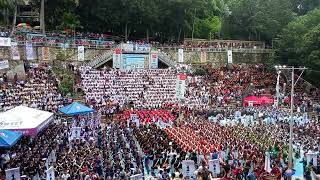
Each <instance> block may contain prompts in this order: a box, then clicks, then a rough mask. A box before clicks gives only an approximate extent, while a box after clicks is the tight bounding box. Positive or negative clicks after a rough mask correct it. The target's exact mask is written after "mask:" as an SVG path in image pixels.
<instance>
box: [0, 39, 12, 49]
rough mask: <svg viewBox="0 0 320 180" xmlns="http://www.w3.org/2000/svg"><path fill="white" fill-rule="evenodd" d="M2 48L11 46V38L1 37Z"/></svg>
mask: <svg viewBox="0 0 320 180" xmlns="http://www.w3.org/2000/svg"><path fill="white" fill-rule="evenodd" d="M0 46H6V47H10V46H11V38H5V37H0Z"/></svg>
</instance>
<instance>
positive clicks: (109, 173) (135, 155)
mask: <svg viewBox="0 0 320 180" xmlns="http://www.w3.org/2000/svg"><path fill="white" fill-rule="evenodd" d="M125 126H126V123H125V122H118V123H114V122H111V123H108V125H107V127H106V128H105V129H104V131H103V135H102V139H103V142H102V147H103V152H102V155H103V156H102V157H103V159H104V168H105V177H106V179H107V180H111V179H118V178H124V177H130V176H132V175H136V174H142V173H143V171H144V169H143V164H142V158H143V155H142V154H141V151H140V149H139V148H140V147H139V144H138V143H137V141H136V140H135V138H134V136H133V129H131V128H129V127H127V128H125Z"/></svg>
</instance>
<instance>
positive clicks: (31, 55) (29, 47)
mask: <svg viewBox="0 0 320 180" xmlns="http://www.w3.org/2000/svg"><path fill="white" fill-rule="evenodd" d="M26 55H27V60H34V53H33V47H32V43H31V42H28V43H27V44H26Z"/></svg>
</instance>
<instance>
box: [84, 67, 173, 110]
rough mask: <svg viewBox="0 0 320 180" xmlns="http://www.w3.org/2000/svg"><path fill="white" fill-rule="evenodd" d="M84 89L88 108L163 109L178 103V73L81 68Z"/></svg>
mask: <svg viewBox="0 0 320 180" xmlns="http://www.w3.org/2000/svg"><path fill="white" fill-rule="evenodd" d="M80 72H81V78H82V88H83V91H84V92H85V98H86V101H87V103H88V104H91V105H94V106H95V107H102V106H106V105H107V103H108V102H110V101H111V102H112V103H113V104H118V105H119V106H121V109H122V107H123V106H124V105H125V104H130V103H131V104H133V105H134V107H135V108H160V107H161V106H162V105H164V104H174V103H176V97H175V84H176V83H175V82H176V74H175V70H171V69H156V70H128V71H120V70H102V71H97V70H91V69H90V68H89V67H81V68H80Z"/></svg>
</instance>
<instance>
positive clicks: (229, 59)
mask: <svg viewBox="0 0 320 180" xmlns="http://www.w3.org/2000/svg"><path fill="white" fill-rule="evenodd" d="M232 63H233V59H232V50H228V64H232Z"/></svg>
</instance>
